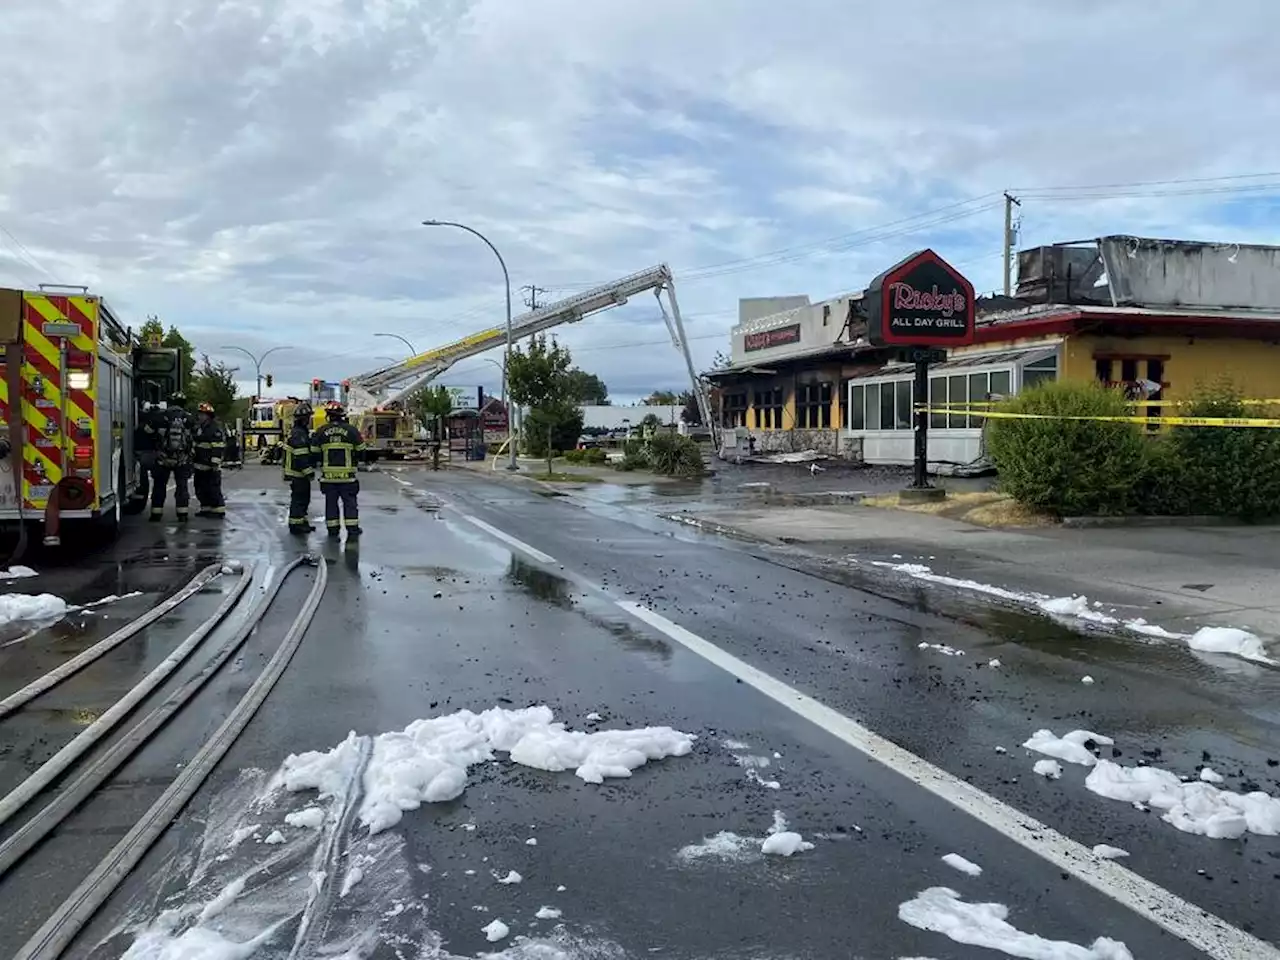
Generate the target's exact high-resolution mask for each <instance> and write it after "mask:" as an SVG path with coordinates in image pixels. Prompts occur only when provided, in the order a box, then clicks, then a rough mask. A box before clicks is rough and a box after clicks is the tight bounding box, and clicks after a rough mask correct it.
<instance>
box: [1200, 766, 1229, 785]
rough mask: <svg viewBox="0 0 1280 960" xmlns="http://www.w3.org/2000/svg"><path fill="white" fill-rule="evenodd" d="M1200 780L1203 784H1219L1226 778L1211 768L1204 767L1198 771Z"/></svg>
mask: <svg viewBox="0 0 1280 960" xmlns="http://www.w3.org/2000/svg"><path fill="white" fill-rule="evenodd" d="M1200 779H1201V780H1203V781H1204V782H1205V783H1221V782H1222V781H1223V780H1224V779H1226V778H1225V777H1223V776H1222V774H1220V773H1218V771H1217V770H1214V769H1213V768H1212V767H1205V768H1204V769H1203V770H1201V771H1200Z"/></svg>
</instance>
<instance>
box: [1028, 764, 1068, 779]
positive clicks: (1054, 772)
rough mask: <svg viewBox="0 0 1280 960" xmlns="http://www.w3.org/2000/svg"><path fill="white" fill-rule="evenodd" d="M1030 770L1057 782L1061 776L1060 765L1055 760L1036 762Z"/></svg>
mask: <svg viewBox="0 0 1280 960" xmlns="http://www.w3.org/2000/svg"><path fill="white" fill-rule="evenodd" d="M1031 770H1032V772H1034V773H1038V774H1040V776H1042V777H1046V778H1048V779H1050V780H1057V779H1058V778H1059V777H1061V776H1062V764H1060V763H1059V762H1058V761H1057V760H1037V761H1036V762H1035V765H1034V766H1033V767H1032V768H1031Z"/></svg>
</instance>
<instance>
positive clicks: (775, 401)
mask: <svg viewBox="0 0 1280 960" xmlns="http://www.w3.org/2000/svg"><path fill="white" fill-rule="evenodd" d="M754 400H755V403H754V406H755V410H756V429H758V430H781V429H782V388H781V387H775V388H774V389H772V390H757V391H756V392H755V398H754Z"/></svg>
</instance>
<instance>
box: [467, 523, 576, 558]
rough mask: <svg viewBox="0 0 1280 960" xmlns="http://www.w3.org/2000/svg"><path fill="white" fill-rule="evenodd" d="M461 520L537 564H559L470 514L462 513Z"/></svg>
mask: <svg viewBox="0 0 1280 960" xmlns="http://www.w3.org/2000/svg"><path fill="white" fill-rule="evenodd" d="M462 519H463V520H466V521H467V522H468V523H473V524H475V525H476V526H477V527H479V528H480V529H481V530H483V531H484V532H485V533H487V534H489V536H491V537H496V538H497V539H499V540H501V541H502V542H503V543H505V544H506V545H507V546H509V547H515V548H516V549H517V550H519V551H520V552H521V553H527V554H528V555H529V556H531V557H533V559H535V560H537V561H538V562H539V563H559V562H560V561H558V560H557V559H556V558H555V557H552V556H548V555H547V554H545V553H543V552H542V551H541V550H538V549H536V548H535V547H531V546H529V545H528V544H527V543H525V542H524V541H523V540H517V539H516V538H515V537H513V536H511V534H509V533H503V532H502V531H501V530H499V529H498V528H497V527H493V526H490V525H489V524H487V523H485V522H484V521H483V520H481V519H480V518H479V517H473V516H471V515H470V514H466V513H464V514H463V515H462Z"/></svg>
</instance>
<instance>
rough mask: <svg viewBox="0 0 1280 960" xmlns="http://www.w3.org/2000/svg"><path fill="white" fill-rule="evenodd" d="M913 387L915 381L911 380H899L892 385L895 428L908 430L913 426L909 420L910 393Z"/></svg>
mask: <svg viewBox="0 0 1280 960" xmlns="http://www.w3.org/2000/svg"><path fill="white" fill-rule="evenodd" d="M914 388H915V383H913V382H912V381H911V380H899V381H898V382H897V383H895V384H894V385H893V395H894V399H895V401H896V402H895V403H894V414H895V417H894V423H893V428H894V429H895V430H910V429H911V428H912V426H913V424H912V420H911V406H912V404H911V394H912V391H913V390H914Z"/></svg>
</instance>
